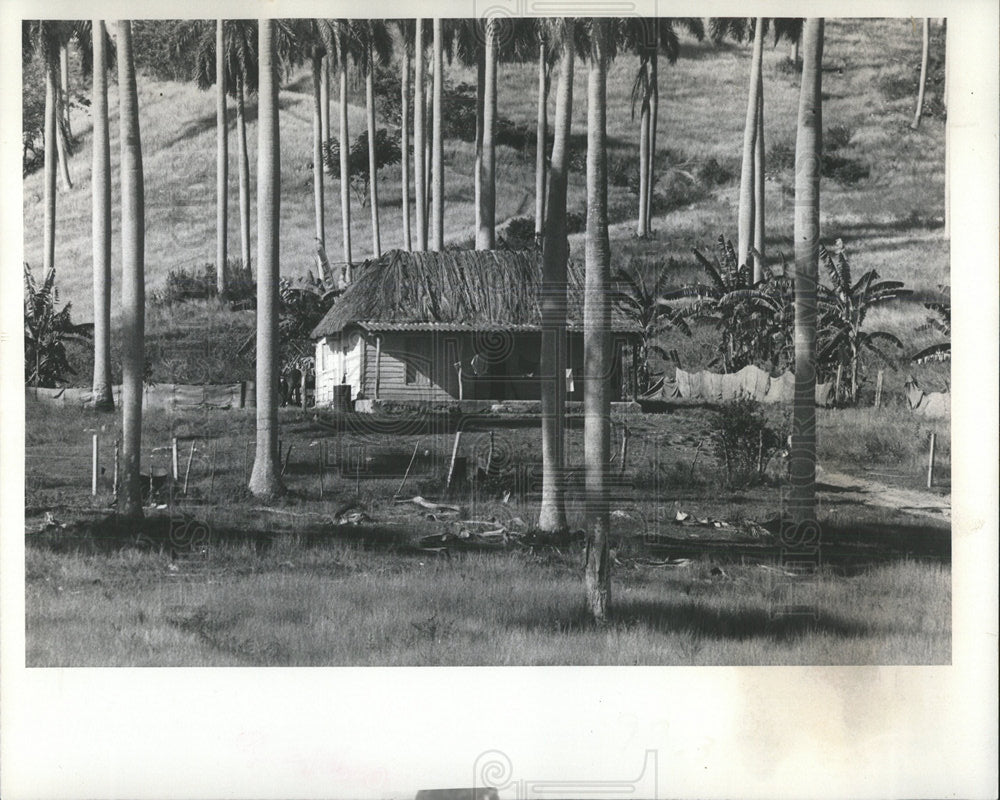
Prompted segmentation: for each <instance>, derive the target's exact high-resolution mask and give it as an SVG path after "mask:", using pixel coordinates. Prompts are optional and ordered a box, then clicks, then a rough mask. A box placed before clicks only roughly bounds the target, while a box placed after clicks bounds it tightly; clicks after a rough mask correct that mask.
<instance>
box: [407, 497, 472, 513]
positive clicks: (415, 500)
mask: <svg viewBox="0 0 1000 800" xmlns="http://www.w3.org/2000/svg"><path fill="white" fill-rule="evenodd" d="M396 503H397V504H399V503H412V504H413V505H416V506H420V507H421V508H426V509H427V510H428V511H435V512H437V513H442V512H451V513H453V514H458V513H459V512H460V511H461V509H460V508H459V507H458V506H452V505H448V504H447V503H435V502H432V501H430V500H427V499H425V498H423V497H421V496H420V495H415V496H413V497H408V498H402V497H401V498H397V499H396Z"/></svg>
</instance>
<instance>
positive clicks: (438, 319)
mask: <svg viewBox="0 0 1000 800" xmlns="http://www.w3.org/2000/svg"><path fill="white" fill-rule="evenodd" d="M540 288H541V264H540V261H539V258H538V255H537V254H536V253H535V252H534V251H530V250H516V251H502V250H446V251H444V252H414V253H410V252H406V251H404V250H392V251H390V252H387V253H385V254H384V255H383V256H382V257H381V258H378V259H371V260H368V261H365V262H364V263H363V264H362V265H361V266H360V267H358V268H357V269H356V272H355V279H354V282H353V283H351V285H350V286H348V287H347V289H345V291H344V293H343V294H342V295H341V296H340V297H338V298H337V301H336V303H335V304H334V306H333V308H331V309H330V311H329V312H327V314H326V316H325V317H324V318H323V319H322V320H321V321H320V323H319V324H318V325H317V326H316V328H315V329H314V330H313V338H319V337H321V336H329V335H331V334H336V333H340V332H341V331H343V330H344V328H345V327H347V326H348V325H351V324H355V325H364V326H366V327H370V326H371V325H373V324H375V325H377V324H379V323H382V324H385V323H396V324H397V325H398V324H402V323H411V324H419V325H424V324H426V325H433V326H435V327H436V328H437V329H438V330H487V329H497V328H507V329H511V330H518V329H525V328H526V327H537V326H539V325H540V324H541V312H540V307H539V294H540ZM567 320H568V325H569V327H570V328H577V327H580V326H581V325H582V323H583V276H582V275H581V274H580V269H579V267H578V266H576V265H575V264H572V263H571V264H570V268H569V270H568V290H567ZM612 326H613V328H614V330H616V331H622V332H625V331H632V330H633V329H634V328H633V326H632V325H630V323H629V322H628V321H627V320H625V319H624V318H623V317H621V316H620V315H618V314H615V313H614V312H613V315H612Z"/></svg>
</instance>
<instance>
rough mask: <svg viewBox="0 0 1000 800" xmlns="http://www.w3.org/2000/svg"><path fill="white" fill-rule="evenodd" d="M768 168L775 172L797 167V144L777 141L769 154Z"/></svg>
mask: <svg viewBox="0 0 1000 800" xmlns="http://www.w3.org/2000/svg"><path fill="white" fill-rule="evenodd" d="M766 166H767V168H768V169H772V170H774V171H775V172H781V171H784V170H791V169H795V146H794V145H791V144H789V143H788V142H775V143H774V144H772V145H771V151H770V152H769V153H768V154H767V164H766Z"/></svg>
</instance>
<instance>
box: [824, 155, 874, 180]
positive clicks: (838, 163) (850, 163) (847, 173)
mask: <svg viewBox="0 0 1000 800" xmlns="http://www.w3.org/2000/svg"><path fill="white" fill-rule="evenodd" d="M821 172H822V174H823V177H824V178H832V179H833V180H835V181H837V182H838V183H842V184H844V185H845V186H853V185H854V184H856V183H860V182H861V181H864V180H868V177H869V176H870V175H871V167H869V166H868V165H867V164H865V163H864V162H863V161H859V160H858V159H856V158H847V157H845V156H838V155H836V154H834V153H824V154H823V162H822V167H821Z"/></svg>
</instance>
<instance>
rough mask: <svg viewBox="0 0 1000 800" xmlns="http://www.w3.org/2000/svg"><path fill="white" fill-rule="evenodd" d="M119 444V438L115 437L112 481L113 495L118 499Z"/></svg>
mask: <svg viewBox="0 0 1000 800" xmlns="http://www.w3.org/2000/svg"><path fill="white" fill-rule="evenodd" d="M119 444H120V442H119V440H118V439H115V472H114V477H113V481H114V485H113V492H114V496H115V499H116V500H117V499H118V447H119Z"/></svg>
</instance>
